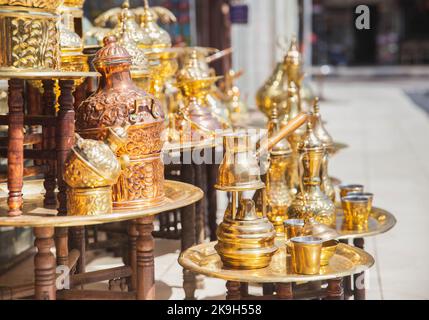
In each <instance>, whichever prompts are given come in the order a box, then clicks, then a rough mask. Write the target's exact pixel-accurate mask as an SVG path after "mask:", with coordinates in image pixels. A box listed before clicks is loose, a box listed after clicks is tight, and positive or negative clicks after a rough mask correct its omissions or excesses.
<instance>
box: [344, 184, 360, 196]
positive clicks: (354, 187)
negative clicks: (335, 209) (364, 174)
mask: <svg viewBox="0 0 429 320" xmlns="http://www.w3.org/2000/svg"><path fill="white" fill-rule="evenodd" d="M338 188H339V189H340V199H341V198H343V197H345V196H346V195H348V194H349V193H350V192H363V185H362V184H341V185H340V186H339V187H338Z"/></svg>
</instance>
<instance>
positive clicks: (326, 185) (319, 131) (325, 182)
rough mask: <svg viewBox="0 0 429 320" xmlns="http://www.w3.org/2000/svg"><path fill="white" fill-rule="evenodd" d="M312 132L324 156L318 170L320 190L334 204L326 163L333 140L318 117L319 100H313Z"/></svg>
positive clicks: (333, 193) (333, 190)
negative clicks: (322, 147) (323, 148)
mask: <svg viewBox="0 0 429 320" xmlns="http://www.w3.org/2000/svg"><path fill="white" fill-rule="evenodd" d="M313 112H314V116H313V128H314V129H313V131H314V134H315V135H316V137H318V138H319V140H320V141H321V142H322V144H323V146H324V147H325V154H324V155H323V160H322V165H321V169H320V180H321V182H322V184H321V189H322V191H323V192H324V193H325V194H326V195H327V196H328V197H329V198H330V199H331V200H332V202H334V203H335V189H334V185H333V184H332V181H331V178H330V177H329V174H328V163H329V156H330V155H331V154H332V152H333V148H334V140H333V139H332V137H331V135H330V134H329V133H328V131H327V130H326V129H325V126H324V125H323V121H322V117H321V115H320V108H319V99H318V98H316V99H314V102H313Z"/></svg>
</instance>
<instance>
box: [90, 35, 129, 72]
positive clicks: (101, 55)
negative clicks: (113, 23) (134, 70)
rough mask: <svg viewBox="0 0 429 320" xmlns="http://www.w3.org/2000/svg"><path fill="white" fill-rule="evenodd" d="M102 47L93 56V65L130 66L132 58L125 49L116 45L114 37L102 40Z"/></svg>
mask: <svg viewBox="0 0 429 320" xmlns="http://www.w3.org/2000/svg"><path fill="white" fill-rule="evenodd" d="M103 43H104V47H103V48H101V49H100V50H98V52H97V53H96V54H95V58H94V61H93V63H94V65H95V66H98V65H114V64H122V63H126V64H130V65H131V60H132V57H131V55H130V54H129V53H128V51H127V49H125V48H124V47H123V46H121V45H119V44H118V43H117V39H116V37H115V36H107V37H105V38H104V40H103Z"/></svg>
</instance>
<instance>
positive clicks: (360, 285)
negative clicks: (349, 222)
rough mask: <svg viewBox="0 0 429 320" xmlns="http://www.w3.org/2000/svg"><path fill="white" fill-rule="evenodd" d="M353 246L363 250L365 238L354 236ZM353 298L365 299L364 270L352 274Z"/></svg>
mask: <svg viewBox="0 0 429 320" xmlns="http://www.w3.org/2000/svg"><path fill="white" fill-rule="evenodd" d="M353 244H354V246H355V247H358V248H360V249H362V250H363V248H364V246H365V240H364V239H363V238H356V239H354V240H353ZM353 287H354V298H355V300H365V272H361V273H357V274H355V275H354V276H353Z"/></svg>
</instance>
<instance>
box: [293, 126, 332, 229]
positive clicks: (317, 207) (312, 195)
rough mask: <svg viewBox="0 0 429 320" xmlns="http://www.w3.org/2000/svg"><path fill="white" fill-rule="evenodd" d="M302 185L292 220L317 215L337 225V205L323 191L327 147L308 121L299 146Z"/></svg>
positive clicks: (326, 221) (327, 223)
mask: <svg viewBox="0 0 429 320" xmlns="http://www.w3.org/2000/svg"><path fill="white" fill-rule="evenodd" d="M298 152H299V169H300V170H299V174H300V188H299V191H298V194H297V195H296V197H295V199H294V200H293V201H292V204H291V205H290V207H289V208H288V216H289V218H292V219H295V218H296V219H304V220H308V219H310V218H314V219H315V220H316V221H317V222H319V223H324V224H326V225H328V226H334V225H335V218H336V215H335V205H334V203H333V202H332V200H331V199H329V198H328V197H327V196H326V194H325V193H323V192H322V190H321V188H320V186H321V180H320V167H321V164H322V160H323V156H324V154H325V148H324V147H323V144H322V142H321V141H320V140H319V139H318V138H317V137H316V136H315V134H314V132H313V128H312V124H311V122H308V123H307V132H306V134H305V136H304V137H303V138H302V140H301V141H300V143H299V145H298Z"/></svg>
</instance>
